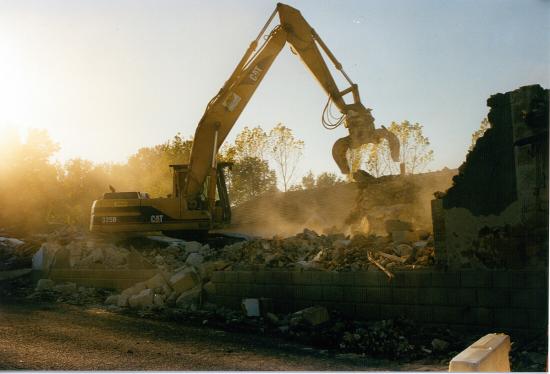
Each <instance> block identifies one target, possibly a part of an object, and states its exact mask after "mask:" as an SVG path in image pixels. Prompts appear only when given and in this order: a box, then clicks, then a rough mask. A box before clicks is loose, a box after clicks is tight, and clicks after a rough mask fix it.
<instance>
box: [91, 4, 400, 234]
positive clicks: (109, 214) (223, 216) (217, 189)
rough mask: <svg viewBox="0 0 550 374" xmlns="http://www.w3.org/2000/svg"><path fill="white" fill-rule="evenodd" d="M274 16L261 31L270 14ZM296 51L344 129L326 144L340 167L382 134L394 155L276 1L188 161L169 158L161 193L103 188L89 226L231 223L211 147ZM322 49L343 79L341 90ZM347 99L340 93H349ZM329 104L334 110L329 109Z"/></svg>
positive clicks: (188, 230)
mask: <svg viewBox="0 0 550 374" xmlns="http://www.w3.org/2000/svg"><path fill="white" fill-rule="evenodd" d="M276 15H278V16H279V20H280V23H279V24H278V25H277V26H275V27H274V28H272V29H271V30H270V31H269V32H267V33H266V31H267V30H268V28H269V26H270V25H271V23H272V22H273V19H274V18H275V16H276ZM287 43H288V44H289V45H290V48H291V51H292V52H293V53H294V54H296V55H298V56H299V57H300V59H301V60H302V61H303V63H304V64H305V65H306V67H307V68H308V69H309V71H310V72H311V73H312V74H313V76H314V77H315V79H316V80H317V81H318V82H319V84H320V85H321V87H322V88H323V90H324V91H325V92H326V94H327V95H328V100H327V104H326V106H325V108H324V111H323V116H322V123H323V125H324V127H325V128H327V129H334V128H336V127H338V126H340V125H341V124H344V126H345V127H346V128H347V130H348V132H349V135H347V136H345V137H343V138H340V139H338V140H337V141H336V142H335V143H334V145H333V148H332V155H333V158H334V161H335V162H336V164H337V165H338V167H339V169H340V171H341V172H342V173H343V174H349V173H350V168H349V165H348V160H347V157H346V154H347V152H348V150H350V149H355V148H358V147H360V146H361V145H363V144H367V143H379V142H380V141H381V140H382V139H386V140H387V141H388V143H389V146H390V152H391V156H392V159H393V161H395V162H398V161H399V147H400V144H399V141H398V139H397V137H396V136H395V135H394V134H393V133H391V132H390V131H389V130H387V129H386V128H384V127H383V126H382V127H381V128H375V126H374V118H373V116H372V114H371V109H368V108H366V107H365V106H364V105H363V104H362V103H361V99H360V96H359V89H358V86H357V84H355V83H353V82H352V80H351V79H350V78H349V76H348V75H347V74H346V73H345V71H344V70H343V68H342V65H341V64H340V63H339V62H338V60H337V59H336V57H335V56H334V55H333V54H332V52H331V51H330V50H329V48H328V47H327V45H326V44H325V43H324V42H323V40H322V39H321V38H320V37H319V35H318V34H317V32H316V31H315V30H314V29H313V28H312V27H311V26H310V25H309V24H308V22H307V21H306V20H305V19H304V18H303V16H302V14H301V13H300V11H298V10H297V9H295V8H293V7H291V6H288V5H285V4H281V3H278V4H277V7H276V9H275V10H274V11H273V13H272V14H271V16H270V17H269V19H268V21H267V22H266V24H265V25H264V26H263V27H262V29H261V31H260V33H259V34H258V36H257V37H256V39H254V40H253V41H252V42H251V44H250V46H249V47H248V49H247V51H246V53H245V54H244V56H243V57H242V58H241V60H240V62H239V63H238V65H237V67H236V68H235V70H234V71H233V73H232V74H231V76H230V77H229V79H228V80H227V81H226V82H225V84H224V85H223V87H222V88H221V89H220V90H219V92H218V93H217V94H216V95H215V96H214V97H213V98H212V99H211V100H210V102H209V103H208V105H207V106H206V110H205V112H204V115H203V116H202V118H201V120H200V122H199V124H198V126H197V129H196V132H195V136H194V140H193V146H192V151H191V156H190V160H189V163H188V164H185V165H181V164H178V165H170V167H171V168H172V175H173V191H172V194H171V195H169V196H168V197H161V198H150V197H149V195H148V194H146V193H143V192H116V191H114V192H113V191H111V192H108V193H105V194H104V196H103V198H102V199H99V200H96V201H94V202H93V205H92V211H91V221H90V230H91V231H92V232H99V233H122V232H152V231H155V232H158V231H162V232H163V233H164V234H165V235H167V236H175V237H179V238H183V239H188V238H190V239H197V238H203V237H204V235H206V234H207V233H208V231H209V230H211V229H214V228H219V227H223V226H224V225H227V224H228V223H229V222H230V219H231V209H230V202H229V196H228V193H227V187H226V183H225V180H226V177H225V170H226V169H227V168H228V167H230V165H229V164H227V163H221V162H218V161H217V154H218V150H219V149H220V147H221V145H222V143H223V142H224V140H225V139H226V137H227V135H228V134H229V132H230V131H231V129H232V128H233V126H234V125H235V123H236V121H237V119H238V118H239V116H240V114H241V113H242V111H243V110H244V108H245V107H246V105H247V103H248V102H249V100H250V99H251V97H252V95H253V94H254V92H255V91H256V89H257V88H258V86H259V85H260V83H261V82H262V80H263V78H264V77H265V75H266V74H267V72H268V71H269V69H270V67H271V65H272V63H273V62H274V61H275V59H276V57H277V56H278V54H279V53H280V52H281V50H282V48H283V47H284V46H285V45H286V44H287ZM321 51H322V52H324V54H325V55H326V56H327V57H328V59H329V60H330V61H331V62H332V64H333V65H334V67H335V68H336V70H338V71H339V72H340V73H341V74H342V75H343V77H344V79H345V81H346V82H347V83H348V84H349V86H348V87H347V88H345V89H343V90H340V89H339V88H338V86H337V84H336V82H335V80H334V77H333V76H332V74H331V72H330V70H329V67H328V66H327V64H326V62H325V58H324V57H323V55H322V53H321ZM349 97H351V98H350V99H348V100H347V101H348V102H349V103H348V102H346V100H345V99H344V98H349ZM333 105H334V106H336V108H337V109H338V110H339V112H340V115H339V117H338V116H335V115H334V114H332V111H331V108H332V106H333Z"/></svg>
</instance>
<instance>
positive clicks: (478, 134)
mask: <svg viewBox="0 0 550 374" xmlns="http://www.w3.org/2000/svg"><path fill="white" fill-rule="evenodd" d="M490 128H491V122H489V120H488V119H487V117H485V118H483V120H482V121H481V123H480V125H479V129H477V130H476V131H475V132H474V133H473V134H472V143H471V144H470V148H468V150H469V151H471V150H472V149H474V147H475V146H476V143H477V140H478V139H479V138H481V137H482V136H483V135H484V134H485V132H486V131H487V130H489V129H490Z"/></svg>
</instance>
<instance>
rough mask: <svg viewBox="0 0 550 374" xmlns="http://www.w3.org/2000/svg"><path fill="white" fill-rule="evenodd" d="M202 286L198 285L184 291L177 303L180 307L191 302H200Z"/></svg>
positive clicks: (189, 304)
mask: <svg viewBox="0 0 550 374" xmlns="http://www.w3.org/2000/svg"><path fill="white" fill-rule="evenodd" d="M201 291H202V287H201V286H196V287H194V288H192V289H190V290H188V291H185V292H183V293H182V294H181V295H180V296H179V297H178V298H177V299H176V305H177V306H179V307H187V306H191V304H198V303H199V301H200V296H201Z"/></svg>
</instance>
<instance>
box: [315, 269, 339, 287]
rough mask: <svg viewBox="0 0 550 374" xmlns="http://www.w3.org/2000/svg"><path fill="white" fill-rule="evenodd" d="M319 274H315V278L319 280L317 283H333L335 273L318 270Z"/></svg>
mask: <svg viewBox="0 0 550 374" xmlns="http://www.w3.org/2000/svg"><path fill="white" fill-rule="evenodd" d="M318 273H319V275H318V276H317V279H318V280H319V283H320V284H322V285H325V284H327V285H333V284H335V283H336V282H335V276H334V275H335V274H333V273H330V272H325V271H320V272H318Z"/></svg>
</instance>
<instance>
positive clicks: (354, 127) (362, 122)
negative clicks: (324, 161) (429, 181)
mask: <svg viewBox="0 0 550 374" xmlns="http://www.w3.org/2000/svg"><path fill="white" fill-rule="evenodd" d="M346 127H347V128H348V131H349V135H348V136H345V137H343V138H340V139H338V140H337V141H336V142H335V143H334V145H333V146H332V157H333V158H334V161H335V162H336V165H338V167H339V168H340V171H341V172H342V173H343V174H349V173H350V168H349V163H348V159H347V152H348V150H350V149H356V148H359V147H361V146H362V145H364V144H369V143H373V144H377V143H379V142H380V141H381V140H382V139H386V140H387V141H388V144H389V147H390V154H391V158H392V160H393V161H394V162H398V161H399V150H400V144H399V139H398V138H397V136H396V135H395V134H394V133H392V132H391V131H389V130H388V129H386V128H385V127H384V126H382V128H380V129H375V128H374V117H373V116H372V114H371V110H370V109H367V108H365V107H364V106H363V105H362V104H352V105H349V109H348V110H347V113H346Z"/></svg>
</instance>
